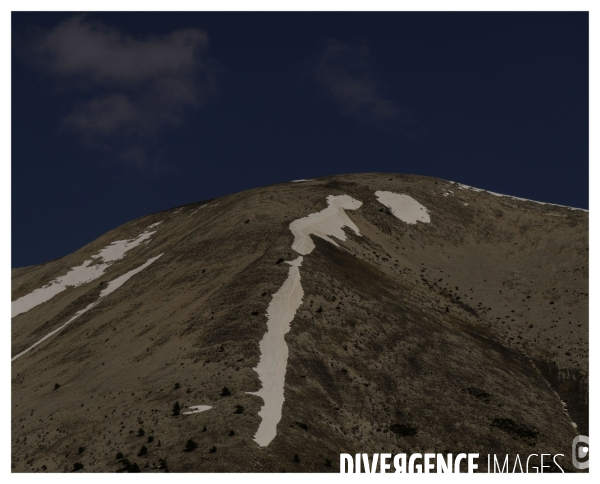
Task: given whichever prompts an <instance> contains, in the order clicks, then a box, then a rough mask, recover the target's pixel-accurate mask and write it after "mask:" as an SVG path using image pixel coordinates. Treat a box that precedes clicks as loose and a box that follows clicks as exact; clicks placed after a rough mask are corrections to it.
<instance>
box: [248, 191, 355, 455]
mask: <svg viewBox="0 0 600 484" xmlns="http://www.w3.org/2000/svg"><path fill="white" fill-rule="evenodd" d="M327 202H328V206H327V208H325V209H323V210H321V211H320V212H318V213H313V214H310V215H309V216H307V217H304V218H300V219H297V220H294V221H293V222H292V223H291V224H290V230H291V231H292V233H293V234H294V243H293V245H292V248H293V249H294V250H295V251H296V252H298V253H300V254H302V255H301V256H299V257H297V258H296V259H294V260H292V261H287V262H286V263H287V264H289V265H290V268H289V271H288V277H287V279H286V280H285V282H284V283H283V285H282V286H281V287H280V288H279V290H278V291H277V292H276V293H275V294H273V299H272V300H271V303H270V304H269V307H268V308H267V332H266V333H265V334H264V336H263V338H262V340H261V341H260V359H259V361H258V365H257V366H256V368H254V371H255V372H256V373H257V374H258V378H259V380H260V382H261V388H260V390H259V391H257V392H247V393H249V394H250V395H256V396H259V397H261V398H262V399H263V406H262V407H261V409H260V412H258V415H259V416H260V417H261V422H260V425H259V427H258V430H257V431H256V435H255V436H254V441H255V442H256V443H257V444H258V445H260V446H261V447H265V446H267V445H269V443H270V442H271V441H272V440H273V439H274V438H275V436H276V435H277V424H278V423H279V421H280V420H281V413H282V409H283V402H284V400H285V398H284V396H283V390H284V386H285V372H286V368H287V360H288V354H289V353H288V346H287V344H286V342H285V335H286V334H287V333H288V332H289V330H290V324H291V322H292V321H293V320H294V317H295V316H296V311H297V310H298V308H299V307H300V304H302V298H303V297H304V290H303V289H302V284H301V281H300V266H301V265H302V261H303V257H302V256H303V255H306V254H309V253H310V252H312V250H313V249H314V248H315V244H314V243H313V241H312V239H311V238H310V236H311V235H316V236H318V237H321V238H323V239H325V240H327V241H329V242H331V243H332V244H334V245H336V246H337V244H336V243H335V241H333V240H332V239H330V238H329V236H330V235H331V236H333V237H336V238H337V239H339V240H346V234H345V233H344V231H343V230H342V228H343V227H350V228H351V229H352V230H354V232H355V233H356V234H357V235H360V232H359V230H358V227H356V225H355V224H354V222H352V220H350V218H349V217H348V215H346V212H344V209H349V210H356V209H357V208H359V207H360V206H361V205H362V202H360V201H358V200H355V199H354V198H352V197H349V196H348V195H339V196H334V195H329V196H328V197H327Z"/></svg>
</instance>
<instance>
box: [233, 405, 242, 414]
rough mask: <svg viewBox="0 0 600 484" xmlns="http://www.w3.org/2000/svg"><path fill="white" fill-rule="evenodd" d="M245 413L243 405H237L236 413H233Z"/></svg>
mask: <svg viewBox="0 0 600 484" xmlns="http://www.w3.org/2000/svg"><path fill="white" fill-rule="evenodd" d="M243 412H244V407H242V406H241V405H236V406H235V412H233V413H243Z"/></svg>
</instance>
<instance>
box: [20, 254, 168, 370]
mask: <svg viewBox="0 0 600 484" xmlns="http://www.w3.org/2000/svg"><path fill="white" fill-rule="evenodd" d="M163 253H164V252H163ZM162 255H163V254H160V255H157V256H156V257H153V258H151V259H148V260H147V261H146V262H145V263H144V264H142V265H141V266H139V267H138V268H136V269H133V270H131V271H129V272H127V273H125V274H123V275H122V276H120V277H117V278H116V279H113V280H112V281H110V282H109V283H108V286H107V287H106V288H105V289H103V290H102V291H100V296H99V297H98V299H96V301H94V302H93V303H91V304H88V305H87V306H86V307H85V308H83V309H80V310H79V311H77V312H76V313H75V315H74V316H73V317H72V318H71V319H69V320H68V321H67V322H66V323H64V324H63V325H62V326H60V327H58V328H56V329H55V330H54V331H51V332H50V333H48V334H47V335H46V336H44V337H43V338H42V339H40V340H39V341H37V342H35V343H33V344H32V345H31V346H30V347H29V348H27V349H26V350H24V351H22V352H21V353H19V354H18V355H15V356H13V357H12V358H11V360H10V361H11V362H12V361H15V360H16V359H17V358H19V357H21V356H23V355H24V354H25V353H27V352H29V351H31V350H32V349H33V348H35V347H36V346H37V345H39V344H40V343H43V342H44V341H46V340H47V339H48V338H50V337H51V336H53V335H55V334H56V333H58V332H59V331H62V330H63V329H64V328H65V327H66V326H68V325H69V324H71V323H72V322H73V321H75V320H76V319H77V318H78V317H79V316H81V315H82V314H83V313H86V312H87V311H89V310H90V309H92V308H93V307H94V306H96V305H97V304H98V303H100V301H101V300H102V298H103V297H105V296H108V295H109V294H110V293H111V292H114V291H116V290H117V289H118V288H119V287H121V286H122V285H123V284H125V282H127V281H128V280H129V279H130V278H131V277H133V276H135V275H136V274H137V273H138V272H141V271H143V270H144V269H145V268H146V267H148V266H149V265H150V264H152V263H153V262H154V261H155V260H156V259H158V258H159V257H161V256H162Z"/></svg>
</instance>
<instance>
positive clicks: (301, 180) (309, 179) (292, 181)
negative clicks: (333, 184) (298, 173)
mask: <svg viewBox="0 0 600 484" xmlns="http://www.w3.org/2000/svg"><path fill="white" fill-rule="evenodd" d="M313 180H314V178H300V180H290V183H300V182H305V181H313Z"/></svg>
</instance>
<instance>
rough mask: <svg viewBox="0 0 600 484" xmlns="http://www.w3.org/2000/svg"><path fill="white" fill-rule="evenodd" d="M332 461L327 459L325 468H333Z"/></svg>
mask: <svg viewBox="0 0 600 484" xmlns="http://www.w3.org/2000/svg"><path fill="white" fill-rule="evenodd" d="M331 464H332V462H331V460H330V459H325V467H331Z"/></svg>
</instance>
